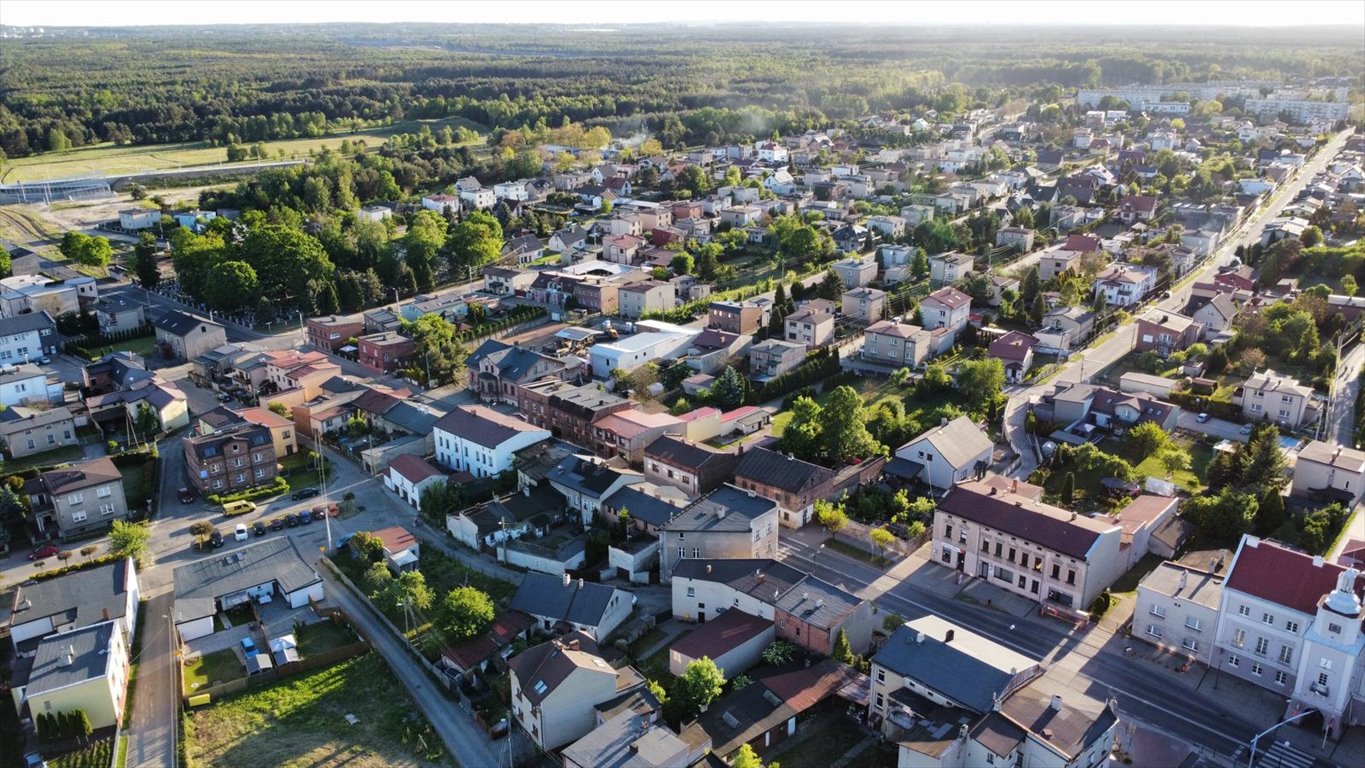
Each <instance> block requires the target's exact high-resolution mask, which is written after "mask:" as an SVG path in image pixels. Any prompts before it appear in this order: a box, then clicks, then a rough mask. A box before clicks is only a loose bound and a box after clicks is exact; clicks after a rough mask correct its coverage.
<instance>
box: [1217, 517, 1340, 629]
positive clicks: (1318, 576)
mask: <svg viewBox="0 0 1365 768" xmlns="http://www.w3.org/2000/svg"><path fill="white" fill-rule="evenodd" d="M1344 570H1346V569H1345V568H1343V567H1342V566H1340V565H1337V564H1336V563H1329V562H1326V561H1325V560H1323V558H1320V557H1314V556H1312V555H1310V554H1308V553H1306V552H1300V551H1299V550H1296V549H1291V548H1289V547H1287V546H1285V545H1283V544H1281V543H1279V542H1278V541H1270V540H1266V539H1258V538H1256V537H1255V536H1249V535H1247V536H1243V537H1242V542H1241V544H1240V545H1239V546H1238V547H1237V555H1236V556H1235V557H1234V558H1233V559H1232V567H1231V568H1230V569H1229V570H1228V577H1227V580H1226V581H1224V582H1223V588H1224V589H1235V590H1237V591H1238V592H1245V593H1246V594H1248V595H1252V596H1253V597H1259V598H1261V599H1262V600H1269V601H1270V602H1272V603H1275V604H1277V605H1283V606H1284V607H1286V608H1290V609H1293V610H1296V611H1299V612H1300V613H1306V614H1309V615H1312V614H1313V613H1314V612H1316V611H1317V608H1318V600H1319V599H1321V598H1322V597H1323V596H1324V595H1327V594H1330V593H1331V592H1332V590H1333V589H1335V588H1336V585H1337V580H1338V579H1340V578H1341V572H1342V571H1344Z"/></svg>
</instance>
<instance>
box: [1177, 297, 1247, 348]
mask: <svg viewBox="0 0 1365 768" xmlns="http://www.w3.org/2000/svg"><path fill="white" fill-rule="evenodd" d="M1237 312H1238V308H1237V303H1236V302H1234V301H1233V300H1232V294H1230V293H1218V294H1215V295H1214V296H1212V297H1201V296H1193V295H1192V296H1190V301H1189V303H1188V304H1186V305H1185V309H1184V310H1183V314H1185V315H1188V316H1189V317H1190V319H1192V320H1194V321H1195V322H1196V323H1199V325H1201V326H1203V329H1204V336H1205V338H1211V337H1214V336H1217V335H1218V334H1220V333H1223V332H1224V331H1227V330H1229V329H1230V328H1232V321H1233V320H1234V319H1235V318H1236V317H1237Z"/></svg>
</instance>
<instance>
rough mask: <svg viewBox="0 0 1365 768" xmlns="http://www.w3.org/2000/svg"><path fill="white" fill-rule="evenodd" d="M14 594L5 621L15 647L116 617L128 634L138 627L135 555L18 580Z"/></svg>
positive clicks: (130, 634) (134, 631)
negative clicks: (52, 575)
mask: <svg viewBox="0 0 1365 768" xmlns="http://www.w3.org/2000/svg"><path fill="white" fill-rule="evenodd" d="M13 597H14V603H13V606H14V610H13V612H11V613H10V615H9V618H8V619H7V624H8V625H9V635H10V641H11V642H12V643H13V644H14V646H15V648H16V649H17V648H18V646H19V645H20V644H22V643H26V642H27V641H29V640H33V639H34V638H40V637H46V636H47V635H51V634H54V633H62V632H70V631H71V630H74V629H80V628H82V627H87V626H91V625H93V624H96V623H99V622H103V621H111V620H112V621H117V622H118V623H119V625H120V626H121V627H122V628H123V632H124V634H126V635H127V636H128V637H129V638H132V637H134V636H135V634H136V631H137V621H136V618H137V605H138V599H139V598H140V592H139V587H138V580H137V568H136V566H135V565H134V564H133V561H132V559H125V560H120V561H118V562H115V563H110V564H108V565H102V566H99V567H98V568H89V569H86V570H83V571H75V572H73V573H68V574H66V575H64V576H59V577H57V578H55V579H44V580H43V581H30V582H26V583H23V584H19V585H17V586H15V587H14V595H13Z"/></svg>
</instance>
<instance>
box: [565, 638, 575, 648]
mask: <svg viewBox="0 0 1365 768" xmlns="http://www.w3.org/2000/svg"><path fill="white" fill-rule="evenodd" d="M564 647H565V648H568V649H569V650H571V651H576V650H578V638H576V637H575V638H573V639H571V640H569V642H568V643H566V644H565V645H564Z"/></svg>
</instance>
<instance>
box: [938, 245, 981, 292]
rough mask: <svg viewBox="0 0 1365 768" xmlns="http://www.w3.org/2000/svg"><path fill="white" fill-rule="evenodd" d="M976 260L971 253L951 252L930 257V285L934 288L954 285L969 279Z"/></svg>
mask: <svg viewBox="0 0 1365 768" xmlns="http://www.w3.org/2000/svg"><path fill="white" fill-rule="evenodd" d="M975 263H976V262H975V259H973V258H972V255H971V254H969V253H958V252H957V251H949V252H947V253H940V254H937V255H934V256H930V257H929V283H930V285H934V286H944V285H952V284H954V283H957V282H959V281H961V280H962V279H963V278H965V277H967V273H968V272H971V271H972V266H973V265H974V264H975Z"/></svg>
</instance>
